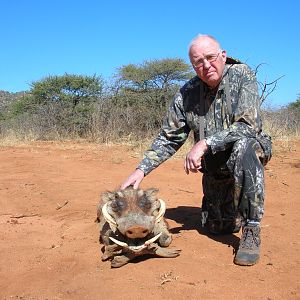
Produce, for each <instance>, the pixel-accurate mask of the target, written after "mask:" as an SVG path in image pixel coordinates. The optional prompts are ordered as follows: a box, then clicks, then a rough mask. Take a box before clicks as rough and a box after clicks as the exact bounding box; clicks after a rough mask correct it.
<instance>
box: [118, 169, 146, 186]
mask: <svg viewBox="0 0 300 300" xmlns="http://www.w3.org/2000/svg"><path fill="white" fill-rule="evenodd" d="M144 177H145V174H144V172H143V171H141V170H139V169H137V170H135V171H134V172H133V173H132V174H131V175H130V176H129V177H128V178H127V179H126V180H125V181H124V182H123V183H122V184H121V187H120V189H121V190H124V189H126V188H127V187H128V186H130V185H132V186H133V188H134V189H137V188H138V187H139V185H140V183H141V182H142V180H143V179H144Z"/></svg>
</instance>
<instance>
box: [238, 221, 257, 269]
mask: <svg viewBox="0 0 300 300" xmlns="http://www.w3.org/2000/svg"><path fill="white" fill-rule="evenodd" d="M259 246H260V227H259V225H249V224H248V225H246V226H245V227H244V228H243V233H242V236H241V240H240V245H239V249H238V251H237V253H236V256H235V258H234V263H235V264H237V265H240V266H252V265H255V264H256V263H257V262H258V261H259Z"/></svg>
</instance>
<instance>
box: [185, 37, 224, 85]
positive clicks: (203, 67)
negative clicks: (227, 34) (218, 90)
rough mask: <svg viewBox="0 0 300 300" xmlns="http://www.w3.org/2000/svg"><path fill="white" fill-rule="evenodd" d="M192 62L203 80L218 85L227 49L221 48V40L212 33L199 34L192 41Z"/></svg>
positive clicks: (190, 53) (190, 51) (190, 49)
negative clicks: (211, 34)
mask: <svg viewBox="0 0 300 300" xmlns="http://www.w3.org/2000/svg"><path fill="white" fill-rule="evenodd" d="M189 57H190V61H191V64H192V66H193V68H194V70H195V72H196V73H197V75H198V76H199V78H200V79H202V81H204V82H205V83H206V84H207V85H208V86H210V87H213V88H214V87H216V86H217V85H218V84H219V83H220V81H221V79H222V75H223V70H224V68H225V63H226V57H227V56H226V51H225V50H221V48H220V44H219V42H218V41H217V40H216V39H215V38H214V37H212V36H210V35H198V36H196V37H195V38H194V39H193V40H192V41H191V43H190V46H189Z"/></svg>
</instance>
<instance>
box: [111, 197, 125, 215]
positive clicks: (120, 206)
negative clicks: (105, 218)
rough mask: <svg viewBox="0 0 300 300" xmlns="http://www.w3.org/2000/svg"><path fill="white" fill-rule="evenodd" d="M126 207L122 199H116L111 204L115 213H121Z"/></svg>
mask: <svg viewBox="0 0 300 300" xmlns="http://www.w3.org/2000/svg"><path fill="white" fill-rule="evenodd" d="M126 206H127V205H126V202H125V201H124V200H123V199H116V200H113V201H112V202H111V208H112V210H113V211H115V212H121V211H123V210H124V209H125V208H126Z"/></svg>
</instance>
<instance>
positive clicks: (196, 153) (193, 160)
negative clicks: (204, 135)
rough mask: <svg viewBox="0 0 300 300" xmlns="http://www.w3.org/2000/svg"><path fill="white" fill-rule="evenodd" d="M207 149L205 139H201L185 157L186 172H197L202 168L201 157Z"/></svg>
mask: <svg viewBox="0 0 300 300" xmlns="http://www.w3.org/2000/svg"><path fill="white" fill-rule="evenodd" d="M207 150H208V146H207V144H206V141H205V140H201V141H199V142H198V143H197V144H195V145H194V147H193V148H192V149H191V151H190V152H189V153H188V154H187V155H186V157H185V161H184V170H185V173H186V174H189V172H190V171H191V172H193V173H196V172H198V170H199V169H201V157H202V156H203V155H204V153H205V152H206V151H207Z"/></svg>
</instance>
